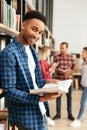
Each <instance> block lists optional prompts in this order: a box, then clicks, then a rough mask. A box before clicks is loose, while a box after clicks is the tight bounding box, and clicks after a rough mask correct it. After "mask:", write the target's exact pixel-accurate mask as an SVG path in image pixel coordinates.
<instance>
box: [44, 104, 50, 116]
mask: <svg viewBox="0 0 87 130" xmlns="http://www.w3.org/2000/svg"><path fill="white" fill-rule="evenodd" d="M44 105H45V109H46V115H47V116H48V117H50V110H49V103H48V102H44Z"/></svg>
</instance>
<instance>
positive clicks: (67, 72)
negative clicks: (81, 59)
mask: <svg viewBox="0 0 87 130" xmlns="http://www.w3.org/2000/svg"><path fill="white" fill-rule="evenodd" d="M54 62H57V63H58V66H57V68H56V72H55V73H56V78H57V79H59V80H66V79H72V74H73V72H74V71H75V70H77V66H76V63H75V60H74V58H73V56H72V55H71V54H69V53H68V43H67V42H62V43H61V44H60V54H58V55H56V56H55V57H54ZM66 96H67V113H68V119H70V120H74V117H73V115H72V85H71V86H70V88H69V92H68V93H67V94H66ZM61 98H62V95H61V96H60V97H58V98H57V99H56V115H55V116H54V117H53V120H56V119H59V118H61Z"/></svg>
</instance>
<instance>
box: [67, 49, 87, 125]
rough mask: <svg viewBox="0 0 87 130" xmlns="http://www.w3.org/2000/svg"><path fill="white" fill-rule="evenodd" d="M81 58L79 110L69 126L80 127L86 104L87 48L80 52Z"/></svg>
mask: <svg viewBox="0 0 87 130" xmlns="http://www.w3.org/2000/svg"><path fill="white" fill-rule="evenodd" d="M82 58H83V63H82V65H81V85H82V87H83V92H82V97H81V103H80V110H79V114H78V116H77V119H75V120H74V121H73V122H72V123H70V126H80V125H81V118H82V116H83V114H84V112H85V105H86V102H87V47H84V48H83V50H82Z"/></svg>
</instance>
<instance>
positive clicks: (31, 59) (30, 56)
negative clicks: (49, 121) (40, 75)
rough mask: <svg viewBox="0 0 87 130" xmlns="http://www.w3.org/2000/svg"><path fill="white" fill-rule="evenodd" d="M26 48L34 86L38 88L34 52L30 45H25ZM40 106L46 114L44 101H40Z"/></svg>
mask: <svg viewBox="0 0 87 130" xmlns="http://www.w3.org/2000/svg"><path fill="white" fill-rule="evenodd" d="M25 50H26V53H27V56H28V66H29V70H30V73H31V76H32V80H33V84H34V88H35V89H38V86H37V84H36V80H35V67H36V65H35V62H34V58H33V55H32V52H31V50H30V47H29V46H25ZM39 106H40V110H41V113H42V114H43V115H44V114H45V113H46V110H45V106H44V104H43V102H39Z"/></svg>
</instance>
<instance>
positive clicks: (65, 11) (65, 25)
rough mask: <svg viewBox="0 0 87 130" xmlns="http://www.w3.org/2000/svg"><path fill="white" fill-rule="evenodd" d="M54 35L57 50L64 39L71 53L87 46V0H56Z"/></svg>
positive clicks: (79, 51) (78, 51)
mask: <svg viewBox="0 0 87 130" xmlns="http://www.w3.org/2000/svg"><path fill="white" fill-rule="evenodd" d="M53 36H54V39H55V42H56V48H55V49H56V50H58V49H59V44H60V43H61V42H63V41H66V42H68V43H69V51H70V52H71V53H81V51H82V48H83V47H84V46H87V0H54V15H53Z"/></svg>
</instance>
